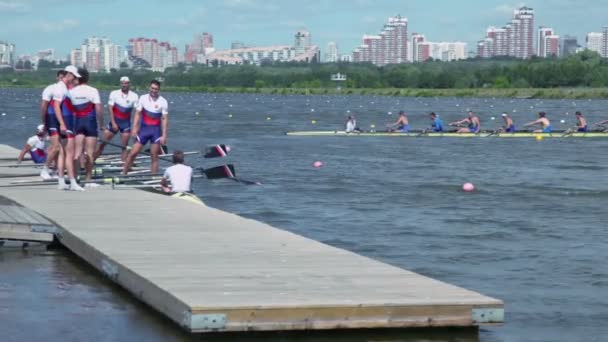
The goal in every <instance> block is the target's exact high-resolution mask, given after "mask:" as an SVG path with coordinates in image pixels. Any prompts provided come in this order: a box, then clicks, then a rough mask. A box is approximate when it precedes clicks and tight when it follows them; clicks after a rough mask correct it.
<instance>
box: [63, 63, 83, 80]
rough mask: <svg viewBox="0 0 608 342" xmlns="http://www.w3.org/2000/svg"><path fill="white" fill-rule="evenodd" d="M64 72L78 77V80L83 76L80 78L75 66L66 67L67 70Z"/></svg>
mask: <svg viewBox="0 0 608 342" xmlns="http://www.w3.org/2000/svg"><path fill="white" fill-rule="evenodd" d="M63 70H65V71H67V72H69V73H70V74H72V75H74V76H76V77H78V78H80V77H81V76H80V74H79V73H78V68H76V67H75V66H73V65H68V66H67V67H65V69H63Z"/></svg>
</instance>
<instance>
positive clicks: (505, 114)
mask: <svg viewBox="0 0 608 342" xmlns="http://www.w3.org/2000/svg"><path fill="white" fill-rule="evenodd" d="M507 115H508V114H507V113H502V114H500V116H503V117H505V116H507Z"/></svg>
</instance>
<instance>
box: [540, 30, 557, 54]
mask: <svg viewBox="0 0 608 342" xmlns="http://www.w3.org/2000/svg"><path fill="white" fill-rule="evenodd" d="M553 33H554V32H553V29H552V28H549V27H543V26H541V27H539V28H538V33H537V36H536V55H537V56H538V57H547V53H546V52H545V51H546V50H545V46H546V43H545V39H546V37H548V36H551V35H553Z"/></svg>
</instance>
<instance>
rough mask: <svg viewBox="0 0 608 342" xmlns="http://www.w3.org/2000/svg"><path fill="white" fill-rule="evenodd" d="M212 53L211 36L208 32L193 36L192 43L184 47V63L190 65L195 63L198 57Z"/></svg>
mask: <svg viewBox="0 0 608 342" xmlns="http://www.w3.org/2000/svg"><path fill="white" fill-rule="evenodd" d="M213 51H214V48H213V35H212V34H211V33H208V32H203V33H200V34H195V35H194V38H193V39H192V43H190V44H188V45H186V52H184V62H185V63H187V64H192V63H194V62H196V60H197V56H198V55H205V54H208V53H211V52H213Z"/></svg>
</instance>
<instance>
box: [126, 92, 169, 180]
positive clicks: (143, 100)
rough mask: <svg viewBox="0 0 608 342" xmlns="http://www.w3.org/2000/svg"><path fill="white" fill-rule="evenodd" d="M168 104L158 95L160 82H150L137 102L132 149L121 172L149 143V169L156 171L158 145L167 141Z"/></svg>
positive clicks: (127, 170)
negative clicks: (147, 91)
mask: <svg viewBox="0 0 608 342" xmlns="http://www.w3.org/2000/svg"><path fill="white" fill-rule="evenodd" d="M168 116H169V105H168V104H167V100H165V98H164V97H162V96H160V82H159V81H157V80H152V82H150V88H149V93H148V94H145V95H142V96H141V97H140V98H139V101H138V103H137V109H136V110H135V117H134V118H133V128H132V133H131V135H132V136H133V138H135V143H134V144H133V149H132V150H131V153H130V154H129V156H128V157H127V161H126V162H125V165H124V168H123V170H122V172H123V174H127V173H128V172H129V170H130V169H131V165H133V161H134V160H135V158H136V157H137V154H139V152H140V151H141V149H142V148H143V147H144V146H146V144H147V143H148V142H149V143H150V155H151V158H150V159H151V160H150V171H151V172H152V173H153V174H155V173H158V155H159V154H160V145H161V144H162V145H165V144H166V143H167V130H168V128H169V118H168Z"/></svg>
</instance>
